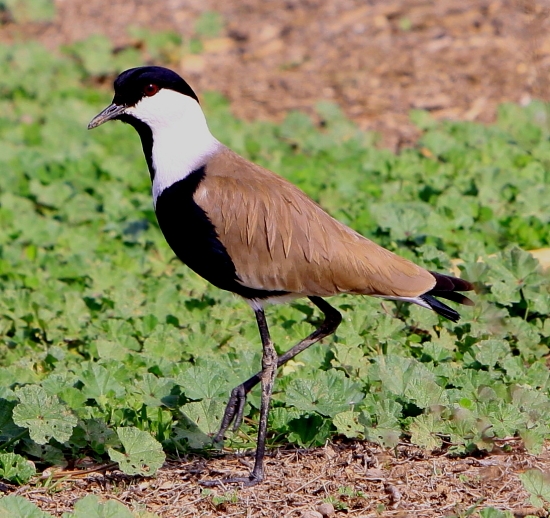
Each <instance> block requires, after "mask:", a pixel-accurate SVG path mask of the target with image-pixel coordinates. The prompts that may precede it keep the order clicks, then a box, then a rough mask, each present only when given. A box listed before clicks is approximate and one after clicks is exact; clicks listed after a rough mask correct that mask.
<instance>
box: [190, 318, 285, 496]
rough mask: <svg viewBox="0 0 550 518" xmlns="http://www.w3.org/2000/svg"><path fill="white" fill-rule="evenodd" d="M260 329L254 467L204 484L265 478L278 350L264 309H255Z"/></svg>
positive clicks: (257, 480)
mask: <svg viewBox="0 0 550 518" xmlns="http://www.w3.org/2000/svg"><path fill="white" fill-rule="evenodd" d="M255 313H256V321H257V322H258V329H259V330H260V337H261V339H262V348H263V355H262V372H261V373H260V374H259V378H260V381H261V383H262V402H261V405H260V425H259V427H258V445H257V447H256V457H255V460H254V468H253V470H252V472H251V473H250V476H249V477H246V478H245V477H235V478H228V479H224V480H206V481H203V482H201V484H202V485H204V486H214V485H222V484H244V485H245V486H253V485H255V484H258V483H259V482H261V481H262V480H263V479H264V455H265V441H266V436H267V417H268V414H269V403H270V402H271V394H272V392H273V382H274V381H275V374H276V372H277V366H278V362H277V352H276V351H275V347H273V342H272V341H271V337H270V336H269V329H268V327H267V322H266V319H265V313H264V310H263V309H257V310H255Z"/></svg>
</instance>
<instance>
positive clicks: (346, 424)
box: [332, 410, 364, 439]
mask: <svg viewBox="0 0 550 518" xmlns="http://www.w3.org/2000/svg"><path fill="white" fill-rule="evenodd" d="M358 417H359V412H354V411H352V410H348V411H347V412H340V413H339V414H336V415H335V416H334V419H333V420H332V423H333V424H334V426H336V431H337V432H338V433H339V434H342V435H345V436H346V437H347V438H348V439H353V438H356V437H360V436H361V434H362V433H363V430H364V427H363V426H362V425H361V424H360V423H359V421H358Z"/></svg>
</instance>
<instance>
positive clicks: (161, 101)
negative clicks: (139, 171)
mask: <svg viewBox="0 0 550 518" xmlns="http://www.w3.org/2000/svg"><path fill="white" fill-rule="evenodd" d="M126 112H127V113H128V114H129V115H132V116H134V117H135V118H136V119H139V120H141V121H143V122H144V123H145V124H147V125H148V126H149V127H150V128H151V131H152V133H153V151H152V162H153V168H154V170H155V177H154V180H153V202H154V203H155V205H156V201H157V198H158V197H159V196H160V194H161V193H162V191H164V189H166V188H167V187H170V186H171V185H172V184H174V183H176V182H178V181H179V180H183V179H184V178H185V177H186V176H188V175H189V174H190V173H192V172H193V171H196V170H197V169H199V168H200V167H202V166H204V165H205V164H206V162H207V161H208V159H209V158H210V157H211V156H212V155H213V154H215V153H216V152H217V151H219V150H220V149H221V147H222V144H220V142H218V141H217V140H216V139H215V138H214V136H213V135H212V134H211V133H210V130H209V129H208V125H207V123H206V119H205V117H204V114H203V112H202V110H201V107H200V106H199V103H198V102H197V101H195V99H193V98H191V97H189V96H187V95H183V94H180V93H179V92H175V91H173V90H167V89H162V90H160V91H159V92H158V93H157V94H155V95H153V96H152V97H144V98H143V99H142V100H141V101H139V102H138V103H137V104H136V105H135V106H133V107H131V108H128V109H127V110H126Z"/></svg>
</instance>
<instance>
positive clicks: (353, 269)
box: [88, 66, 474, 486]
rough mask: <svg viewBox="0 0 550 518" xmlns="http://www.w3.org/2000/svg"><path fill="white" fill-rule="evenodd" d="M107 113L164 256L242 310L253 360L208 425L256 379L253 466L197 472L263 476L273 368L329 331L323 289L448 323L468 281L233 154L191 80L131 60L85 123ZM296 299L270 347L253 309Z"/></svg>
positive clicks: (236, 418) (224, 425)
mask: <svg viewBox="0 0 550 518" xmlns="http://www.w3.org/2000/svg"><path fill="white" fill-rule="evenodd" d="M111 120H119V121H122V122H124V123H127V124H129V125H130V126H132V127H133V128H134V129H135V130H136V131H137V133H138V135H139V137H140V139H141V144H142V147H143V153H144V155H145V160H146V162H147V166H148V170H149V174H150V177H151V183H152V197H153V205H154V209H155V214H156V217H157V221H158V225H159V227H160V230H161V231H162V233H163V235H164V237H165V239H166V241H167V242H168V245H169V246H170V247H171V248H172V250H173V252H174V253H175V255H176V256H177V257H178V258H179V259H180V260H181V261H182V262H183V263H185V264H186V265H187V266H188V267H189V268H191V269H192V270H194V271H195V272H196V273H197V274H198V275H200V276H201V277H203V278H204V279H206V280H207V281H209V282H210V283H211V284H213V285H214V286H216V287H218V288H220V289H222V290H227V291H230V292H233V293H235V294H237V295H239V296H240V297H242V298H243V299H244V300H245V301H246V302H247V303H248V304H249V305H250V307H251V308H252V310H253V311H254V314H255V318H256V322H257V325H258V330H259V335H260V341H261V344H262V361H261V370H260V371H259V372H258V373H257V374H256V375H254V376H252V377H251V378H250V379H248V380H246V381H245V382H243V383H242V384H241V385H239V386H238V387H235V389H233V390H232V392H231V394H230V396H229V401H228V403H227V406H226V409H225V412H224V415H223V418H222V422H221V425H220V430H219V432H218V433H217V435H216V436H215V438H214V440H215V441H217V442H221V441H223V438H224V435H225V433H226V431H227V429H228V428H229V427H230V426H231V425H233V429H235V430H236V429H237V428H238V426H239V425H240V424H241V422H242V419H243V411H244V407H245V403H246V397H247V394H248V393H249V392H250V390H251V389H252V387H254V386H255V385H257V384H258V383H260V384H261V404H260V413H259V421H258V437H257V447H256V452H255V458H254V466H253V468H252V470H251V472H250V473H249V475H248V476H244V477H240V476H235V477H228V478H225V479H220V480H213V481H209V480H207V481H201V483H202V484H203V485H217V484H232V483H235V484H241V485H244V486H252V485H255V484H258V483H260V482H262V481H263V480H264V478H265V471H264V457H265V449H266V436H267V419H268V412H269V406H270V401H271V395H272V391H273V384H274V380H275V376H276V371H277V368H278V367H280V366H281V365H284V364H285V363H286V362H288V361H289V360H290V359H292V358H294V357H295V356H296V355H297V354H299V353H300V352H302V351H304V350H305V349H306V348H308V347H309V346H310V345H312V344H314V343H316V342H318V341H319V340H321V339H323V338H325V337H327V336H329V335H331V334H332V333H334V332H335V331H336V329H337V327H338V326H339V324H340V323H341V321H342V315H341V313H340V312H339V311H338V310H337V309H335V308H334V307H333V306H331V305H330V304H329V303H328V302H327V301H326V300H325V297H330V296H334V295H339V294H343V293H347V294H356V295H371V296H374V297H379V298H382V299H389V300H394V301H405V302H410V303H413V304H417V305H418V306H422V307H424V308H427V309H431V310H433V311H435V312H436V313H438V314H439V315H441V316H443V317H445V318H447V319H449V320H451V321H455V322H456V321H457V320H458V319H459V313H458V312H457V311H455V310H454V309H452V308H451V307H449V306H448V305H447V304H445V303H443V302H441V301H440V300H438V299H447V300H450V301H452V302H455V303H458V304H464V305H473V302H472V300H470V299H469V298H468V297H466V296H465V295H463V294H462V293H461V292H464V291H471V290H473V289H474V286H473V284H471V283H470V282H468V281H466V280H463V279H460V278H457V277H454V276H451V275H446V274H442V273H437V272H431V271H428V270H426V269H424V268H422V267H420V266H418V265H416V264H415V263H413V262H411V261H409V260H407V259H404V258H402V257H400V256H399V255H396V254H395V253H393V252H391V251H389V250H386V249H385V248H383V247H381V246H379V245H378V244H376V243H375V242H373V241H371V240H369V239H367V238H366V237H364V236H362V235H360V234H359V233H358V232H356V231H354V230H352V229H351V228H349V227H348V226H346V225H344V224H343V223H341V222H339V221H338V220H336V219H334V218H333V217H331V216H330V215H329V214H328V213H327V212H325V211H324V210H323V209H322V208H321V207H320V206H319V205H318V204H317V203H315V202H314V201H313V200H311V199H310V198H309V197H308V196H307V195H306V194H305V193H304V192H302V191H301V190H300V189H299V188H298V187H296V186H295V185H293V184H292V183H291V182H289V181H288V180H286V179H284V178H283V177H282V176H279V175H277V174H275V173H273V172H271V171H269V170H267V169H265V168H263V167H261V166H259V165H257V164H254V163H252V162H250V161H249V160H247V159H246V158H243V157H242V156H240V155H238V154H237V153H235V152H234V151H232V150H231V149H229V148H228V147H226V146H225V145H224V144H222V143H221V142H220V141H218V140H217V139H216V138H215V137H214V136H213V135H212V133H211V132H210V130H209V128H208V124H207V121H206V118H205V115H204V113H203V111H202V108H201V105H200V103H199V98H198V97H197V95H196V93H195V92H194V90H193V89H192V88H191V87H190V86H189V84H188V83H187V82H186V81H185V80H184V79H183V78H182V77H180V76H179V75H178V74H177V73H176V72H174V71H172V70H169V69H167V68H164V67H158V66H143V67H137V68H131V69H129V70H126V71H124V72H122V73H121V74H120V75H119V76H118V77H117V78H116V79H115V81H114V97H113V101H112V103H111V104H110V105H109V106H108V107H106V108H105V109H104V110H103V111H101V112H100V113H99V114H98V115H96V116H95V117H94V118H93V119H92V120H91V122H90V123H89V125H88V129H92V128H95V127H97V126H99V125H101V124H103V123H105V122H107V121H111ZM301 297H307V298H309V300H310V301H311V302H312V303H313V304H314V305H315V306H316V307H317V308H318V309H319V310H320V311H321V312H322V313H323V314H324V320H323V321H322V323H321V324H320V325H319V327H318V328H317V329H315V330H314V331H313V332H312V333H311V334H310V335H309V336H307V337H306V338H304V339H303V340H302V341H300V342H299V343H297V344H296V345H294V346H293V347H292V348H290V349H289V350H288V351H287V352H286V353H284V354H282V355H280V356H278V355H277V352H276V350H275V348H274V345H273V341H272V340H271V337H270V333H269V327H268V324H267V320H266V316H265V311H264V308H265V307H266V306H267V305H268V304H277V303H285V302H289V301H292V300H294V299H297V298H301Z"/></svg>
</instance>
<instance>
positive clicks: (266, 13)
mask: <svg viewBox="0 0 550 518" xmlns="http://www.w3.org/2000/svg"><path fill="white" fill-rule="evenodd" d="M56 5H57V17H56V19H55V20H54V21H53V22H51V23H27V24H23V25H17V24H14V23H11V22H9V21H7V22H6V23H4V25H2V26H0V41H3V42H9V41H15V40H20V39H28V38H34V39H38V40H40V41H42V42H43V43H44V44H45V45H47V46H48V47H49V48H51V49H52V50H53V49H55V48H57V47H58V46H60V45H62V44H66V43H70V42H74V41H77V40H79V39H82V38H85V37H87V36H89V35H92V34H95V33H103V34H106V35H108V36H109V37H110V38H112V40H113V41H114V42H115V43H116V44H117V45H120V46H124V45H131V44H132V43H133V42H132V39H131V37H130V36H128V33H127V28H128V27H129V26H142V27H148V28H150V29H154V30H164V29H171V30H175V31H178V32H179V33H181V34H182V35H183V36H184V38H190V37H192V36H193V35H194V23H195V21H196V20H197V18H198V17H199V16H200V14H201V13H203V12H205V11H217V12H219V13H221V14H222V16H223V19H224V22H225V29H224V32H223V34H220V35H219V36H218V37H216V38H211V39H209V40H206V41H205V42H204V53H202V54H201V55H186V56H184V57H183V58H182V59H181V61H180V62H179V64H178V65H177V67H176V68H178V69H179V70H178V71H179V72H180V73H181V74H182V75H183V76H184V77H185V78H186V79H187V80H188V81H189V82H190V83H191V85H192V86H193V87H194V88H195V89H196V90H197V91H198V92H199V93H200V92H202V91H204V90H207V89H211V90H218V91H220V92H222V93H224V94H225V95H226V96H227V97H228V98H229V99H230V101H231V103H232V110H233V112H234V114H235V115H237V116H238V117H241V118H245V119H249V120H252V119H258V118H259V119H270V120H281V119H282V118H283V117H284V115H285V114H286V113H287V112H288V110H293V109H298V110H302V111H306V112H308V113H312V114H314V106H315V103H316V102H317V101H319V100H331V101H334V102H336V103H338V104H339V105H340V106H341V107H342V109H343V110H344V111H345V113H346V114H347V115H348V116H349V117H350V118H351V119H353V120H355V121H356V122H357V124H358V125H359V126H360V127H361V128H363V129H366V130H372V131H376V132H378V133H379V134H380V135H381V140H380V145H382V146H386V147H390V148H392V149H399V148H401V147H403V146H407V145H413V144H414V142H415V140H416V139H417V138H418V132H417V130H416V129H415V127H414V126H413V125H412V124H411V123H410V121H409V116H408V113H409V111H410V110H411V109H415V108H420V109H425V110H429V111H430V112H431V113H432V114H433V115H434V116H435V117H436V118H439V119H442V118H451V119H464V120H472V121H473V120H475V121H481V122H491V121H492V120H494V118H495V115H496V109H497V106H498V105H499V104H500V103H502V102H515V103H522V104H526V103H528V102H529V101H530V100H531V99H532V98H542V99H545V100H550V98H549V97H550V94H549V90H548V80H549V79H550V0H516V1H514V0H492V1H490V0H432V1H428V0H400V1H396V0H369V1H365V0H271V1H265V0H225V1H222V0H155V2H150V1H146V0H86V1H82V0H56ZM502 446H503V447H502V448H497V450H498V451H496V452H494V453H493V454H491V455H487V456H485V457H483V458H481V457H477V458H461V459H453V458H450V457H448V456H446V455H443V454H430V453H429V452H425V451H422V450H418V449H415V448H412V447H410V446H408V445H406V444H403V445H402V446H399V447H398V448H397V449H396V451H392V452H388V451H383V450H382V449H381V448H379V447H377V446H374V445H369V444H364V443H359V442H358V443H337V444H331V445H327V446H326V447H325V448H320V449H315V450H307V451H275V452H272V455H271V456H270V458H269V459H268V461H267V474H268V478H267V481H266V482H265V483H264V484H262V485H260V486H256V487H253V488H245V489H237V490H235V489H234V488H217V489H215V490H213V492H212V494H210V495H208V494H205V493H204V492H203V490H202V489H201V487H200V486H199V485H198V480H199V479H203V478H209V477H214V478H215V477H219V476H223V475H224V474H226V475H227V474H229V473H235V472H242V473H243V474H244V473H246V471H247V467H246V464H247V463H248V462H249V458H248V457H242V456H236V455H234V454H231V453H228V454H227V455H225V456H220V457H216V458H210V459H206V458H201V457H189V458H185V459H181V460H179V461H170V462H167V463H166V465H165V466H164V468H163V469H162V470H161V471H160V472H159V474H158V476H157V477H155V478H151V479H144V478H132V477H127V476H125V475H123V474H121V473H120V472H117V471H109V469H108V468H109V467H108V466H103V467H101V466H99V467H92V468H88V470H82V471H78V472H67V471H61V472H58V473H54V474H53V475H52V473H51V472H48V473H45V474H44V477H43V479H42V480H41V481H40V482H39V483H37V484H34V485H30V486H25V487H12V486H10V485H3V486H0V490H3V491H5V492H6V493H11V494H20V495H23V496H25V497H26V498H28V499H29V500H32V501H33V502H35V503H36V504H37V505H38V506H39V507H40V508H42V509H44V510H46V511H48V512H50V513H52V514H54V515H55V516H61V514H62V513H63V512H66V511H70V510H71V509H72V508H73V506H74V502H75V501H76V500H78V499H79V498H82V497H83V496H85V495H87V494H90V493H93V494H98V495H101V496H102V497H104V498H111V499H116V500H118V501H121V502H123V503H125V504H127V505H129V506H130V508H132V509H136V510H140V509H141V510H144V509H147V510H149V511H152V512H155V513H158V515H160V516H162V517H176V516H177V517H183V516H250V517H256V516H258V517H260V516H270V517H279V516H281V517H282V516H285V517H286V516H288V517H298V516H304V517H305V516H308V515H307V513H308V512H313V511H315V509H316V506H318V505H319V504H321V503H322V501H323V500H326V499H332V501H333V504H334V506H335V508H336V514H337V515H344V514H347V515H350V516H363V517H367V516H369V517H370V516H372V517H374V516H388V517H389V516H396V517H397V516H398V517H406V516H411V517H412V516H414V517H430V518H432V517H437V516H448V515H455V516H469V515H470V514H469V513H470V512H473V511H474V509H475V508H476V506H481V507H483V506H488V505H493V506H495V507H497V508H499V509H502V510H505V509H507V510H511V511H512V512H513V513H514V516H517V517H523V516H527V515H535V516H547V513H546V512H545V511H543V510H540V509H534V508H533V507H532V506H530V505H529V503H528V495H527V493H526V492H525V491H524V490H523V489H522V486H521V483H520V482H519V479H518V477H517V475H518V473H520V472H522V471H524V470H525V469H528V468H530V467H538V468H539V469H542V470H543V471H549V472H550V454H549V453H548V450H545V452H544V453H543V454H542V455H539V456H532V455H529V454H527V453H525V452H524V451H523V450H522V449H521V444H520V443H519V441H516V440H514V439H510V440H509V441H505V442H504V443H503V444H502ZM504 446H506V448H504ZM505 451H506V452H507V453H505ZM50 475H52V476H51V477H50V478H48V477H49V476H50ZM233 491H235V492H234V493H232V492H233ZM223 495H225V496H226V501H225V502H221V503H220V499H216V498H213V497H216V496H218V497H219V496H223ZM474 515H475V514H474ZM309 516H310V518H313V517H314V516H317V518H319V516H322V515H319V514H318V515H314V514H313V515H312V514H310V515H309Z"/></svg>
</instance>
